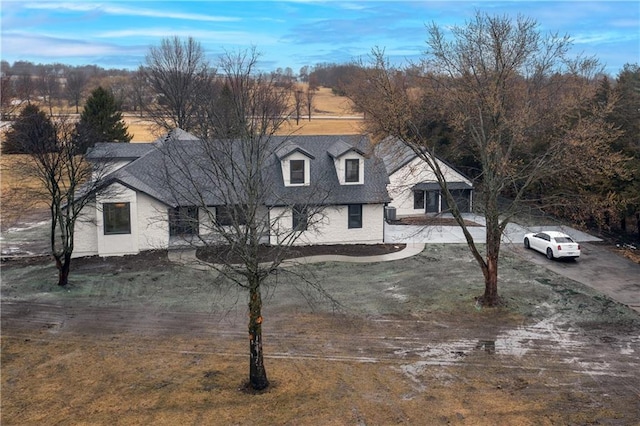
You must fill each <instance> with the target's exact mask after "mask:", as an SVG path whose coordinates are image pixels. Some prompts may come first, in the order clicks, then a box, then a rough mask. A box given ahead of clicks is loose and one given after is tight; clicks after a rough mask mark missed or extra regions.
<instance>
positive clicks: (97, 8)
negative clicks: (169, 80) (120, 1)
mask: <svg viewBox="0 0 640 426" xmlns="http://www.w3.org/2000/svg"><path fill="white" fill-rule="evenodd" d="M25 8H27V9H53V10H56V11H60V10H67V11H72V12H102V13H106V14H109V15H126V16H144V17H150V18H166V19H182V20H190V21H203V22H233V21H239V20H240V18H235V17H229V16H212V15H203V14H199V13H181V12H173V11H164V10H154V9H141V8H135V7H125V6H120V5H113V4H104V3H89V2H80V3H66V2H63V3H50V2H41V3H28V4H26V5H25Z"/></svg>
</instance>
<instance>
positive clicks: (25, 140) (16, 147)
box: [2, 105, 57, 154]
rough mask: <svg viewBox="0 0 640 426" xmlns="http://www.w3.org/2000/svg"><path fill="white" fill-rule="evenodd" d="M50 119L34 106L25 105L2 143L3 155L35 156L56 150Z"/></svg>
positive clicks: (53, 129) (54, 132)
mask: <svg viewBox="0 0 640 426" xmlns="http://www.w3.org/2000/svg"><path fill="white" fill-rule="evenodd" d="M56 146H57V145H56V131H55V128H54V126H53V123H52V122H51V119H50V118H49V116H47V114H46V113H45V112H44V111H41V110H40V109H39V108H38V107H37V106H35V105H27V106H26V107H25V108H24V109H23V110H22V112H20V115H19V116H18V118H17V119H16V120H15V121H14V122H13V125H12V126H11V129H10V130H9V131H8V132H7V134H6V138H5V140H4V141H3V143H2V153H3V154H35V153H43V152H52V151H55V150H56Z"/></svg>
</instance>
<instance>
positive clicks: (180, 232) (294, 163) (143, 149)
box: [73, 129, 391, 257]
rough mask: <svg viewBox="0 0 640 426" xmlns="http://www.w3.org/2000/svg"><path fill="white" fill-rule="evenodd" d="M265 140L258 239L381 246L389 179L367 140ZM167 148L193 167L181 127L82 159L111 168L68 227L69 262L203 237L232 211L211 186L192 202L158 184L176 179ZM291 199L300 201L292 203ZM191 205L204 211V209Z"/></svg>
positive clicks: (102, 147)
mask: <svg viewBox="0 0 640 426" xmlns="http://www.w3.org/2000/svg"><path fill="white" fill-rule="evenodd" d="M269 143H272V144H274V145H273V148H274V149H273V155H272V156H271V157H270V162H269V163H268V164H267V166H265V168H266V170H264V179H265V180H266V184H265V185H264V188H265V191H267V193H266V194H265V198H264V199H265V209H266V212H267V213H268V214H267V215H265V217H268V218H269V220H268V222H269V224H270V225H269V226H270V229H269V231H268V235H265V243H272V244H273V243H277V242H278V239H279V238H281V236H282V235H284V234H285V232H281V231H283V230H286V231H288V233H289V234H291V232H292V231H295V232H297V233H298V234H297V239H296V242H295V244H301V245H309V244H356V243H361V244H377V243H382V242H383V239H384V207H385V205H386V204H387V203H389V202H390V201H391V200H390V198H389V194H388V192H387V183H388V178H387V174H386V169H385V167H384V163H383V162H382V161H380V160H379V159H378V158H376V157H375V156H367V155H365V153H366V152H367V149H368V147H369V140H368V138H367V137H364V136H354V135H348V136H295V137H276V138H273V139H272V140H271V141H270V142H269ZM172 144H173V145H172ZM171 147H179V149H180V151H181V152H186V153H188V155H189V156H190V157H189V158H193V159H194V161H198V159H199V158H200V157H201V155H200V154H201V151H199V150H201V149H202V145H201V144H200V141H199V140H198V139H197V138H195V137H194V136H193V135H191V134H189V133H187V132H184V131H182V130H180V129H176V130H174V131H172V132H170V133H169V134H168V135H167V136H166V137H163V138H160V139H158V140H157V141H155V142H152V143H144V144H122V143H99V144H96V146H95V147H94V148H93V149H92V150H91V151H90V152H89V153H88V154H87V155H88V157H89V159H90V160H91V161H94V162H105V161H108V162H109V163H108V167H109V168H110V169H109V170H111V172H110V174H109V175H108V176H107V178H106V179H105V180H104V182H105V183H104V185H103V187H102V188H103V189H102V191H101V192H99V193H97V195H96V200H95V203H94V204H93V205H91V206H88V207H87V208H86V209H85V211H84V212H83V216H82V218H81V220H79V221H78V222H77V226H76V231H75V239H74V244H75V250H74V253H73V254H74V257H80V256H90V255H99V256H112V255H125V254H136V253H139V252H140V251H143V250H150V249H159V248H168V247H170V246H171V245H172V244H173V243H174V242H178V241H182V242H183V241H184V240H185V239H188V238H189V237H190V236H197V237H203V235H205V234H206V233H207V232H210V231H211V227H209V226H207V225H208V223H207V221H210V220H211V218H213V220H215V221H216V222H217V224H218V225H220V226H225V225H226V224H225V220H227V219H226V218H228V216H229V214H230V211H232V210H233V209H230V206H228V205H225V204H223V203H222V201H221V199H222V198H220V197H219V195H220V194H216V190H215V189H214V188H212V189H211V190H210V191H202V192H201V194H204V193H206V194H207V195H206V197H207V199H206V200H202V201H203V202H204V204H201V203H199V204H195V203H193V202H192V201H190V200H188V198H187V197H186V194H185V197H181V196H180V194H176V191H175V188H176V185H173V186H172V187H169V186H168V185H166V183H165V182H166V181H162V180H160V179H158V177H159V176H161V175H164V176H172V177H173V178H174V179H180V178H179V177H176V176H178V175H180V174H179V173H177V172H176V170H172V169H171V167H172V165H171V162H167V161H166V160H167V157H166V152H167V149H171ZM161 148H162V149H161ZM209 178H210V177H209ZM197 179H198V178H196V180H194V181H179V182H177V183H178V184H179V185H177V186H180V185H182V187H183V188H185V193H187V192H189V185H200V184H202V185H208V183H205V182H199V181H197ZM213 186H215V185H212V187H213ZM296 199H297V200H303V201H301V202H300V204H296V203H293V202H292V201H291V200H296ZM239 203H241V200H239ZM194 205H195V206H198V205H199V206H202V205H206V210H203V207H200V208H198V207H194ZM305 205H313V206H321V207H322V209H321V213H320V210H314V212H315V213H313V214H314V217H308V212H307V211H306V208H300V207H299V206H305ZM185 217H187V218H188V219H189V221H185V220H184V218H185ZM314 219H315V220H314ZM311 223H313V226H307V224H311ZM206 236H207V237H211V238H215V236H209V235H206Z"/></svg>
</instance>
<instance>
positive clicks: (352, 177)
mask: <svg viewBox="0 0 640 426" xmlns="http://www.w3.org/2000/svg"><path fill="white" fill-rule="evenodd" d="M344 170H345V175H344V180H345V182H360V160H358V159H348V160H345V168H344Z"/></svg>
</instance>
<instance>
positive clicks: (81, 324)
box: [1, 301, 640, 396]
mask: <svg viewBox="0 0 640 426" xmlns="http://www.w3.org/2000/svg"><path fill="white" fill-rule="evenodd" d="M1 307H2V334H3V338H27V336H31V337H30V338H33V337H32V336H33V332H34V331H36V332H39V338H40V339H42V340H53V339H55V340H65V341H70V342H81V341H83V340H86V339H87V338H89V339H92V340H95V339H98V340H104V341H108V340H111V339H114V338H115V337H114V336H122V335H125V336H126V335H129V336H134V337H135V336H140V337H141V338H143V339H149V341H153V339H156V338H162V337H169V336H178V337H180V338H181V339H182V341H184V342H185V343H182V344H179V345H178V346H176V347H175V349H173V350H172V352H177V353H184V354H194V355H195V354H218V355H223V356H230V357H246V353H244V352H238V353H235V352H229V351H228V348H229V345H228V344H224V343H225V342H227V343H231V342H241V341H243V340H244V339H245V338H246V332H245V324H244V323H243V321H244V319H245V316H244V312H243V311H242V310H239V311H237V312H232V313H229V312H227V313H224V314H221V313H188V312H162V311H155V310H147V309H122V308H111V307H108V308H105V307H91V306H83V307H68V306H61V305H56V304H46V303H31V302H20V301H3V302H2V306H1ZM559 321H560V319H559V317H558V316H552V317H551V318H548V319H545V320H543V321H540V322H538V323H536V324H533V325H528V326H519V327H516V328H508V329H505V330H496V332H495V334H494V335H493V336H488V335H484V336H478V335H474V331H473V330H463V329H457V330H447V332H446V337H447V339H446V340H443V339H442V335H443V330H442V328H440V327H438V326H437V325H434V324H433V323H431V322H420V321H416V320H414V319H393V320H389V319H369V320H368V322H367V327H368V328H369V331H368V332H363V331H362V330H361V329H360V325H359V324H352V325H351V326H347V327H346V330H336V329H335V328H332V327H331V326H330V325H329V326H327V328H326V329H317V330H312V331H311V332H309V331H306V329H303V328H296V327H297V325H295V324H292V325H290V326H286V325H283V324H281V323H278V322H277V321H274V325H273V326H272V327H269V328H270V329H269V331H267V332H265V334H264V341H265V345H266V347H267V350H266V354H265V356H266V357H267V358H272V359H295V360H321V361H328V362H358V363H376V364H385V365H394V366H396V368H399V369H400V370H401V371H403V372H404V373H405V374H406V375H407V376H409V377H410V378H411V379H412V380H414V381H416V380H418V378H419V377H420V375H421V372H423V371H424V370H425V369H427V368H429V367H431V366H465V367H469V368H473V367H477V368H484V367H486V365H487V364H489V365H491V367H492V368H497V369H506V370H512V369H519V370H522V371H523V372H528V373H527V374H530V375H534V376H535V375H539V374H541V373H542V372H545V373H546V372H549V371H555V372H558V373H562V372H565V373H575V374H580V375H584V376H587V377H588V378H589V379H590V380H592V381H593V386H595V387H604V388H607V389H608V388H609V387H610V386H611V383H610V382H611V381H612V380H613V381H615V382H616V383H617V386H618V387H619V388H620V389H622V390H624V391H626V392H631V393H633V394H635V395H639V396H640V385H639V382H638V377H637V372H638V371H640V359H639V356H640V336H637V335H636V336H633V335H630V336H624V337H620V336H618V337H616V338H609V339H594V338H590V337H589V336H586V335H585V334H584V333H583V332H582V331H581V330H574V329H570V328H563V327H562V325H561V324H560V325H558V322H559ZM278 324H280V325H278ZM289 324H291V322H289ZM296 330H299V331H296ZM190 337H193V338H198V339H197V340H198V342H199V344H198V347H197V348H194V347H193V345H191V344H189V343H188V342H189V338H190ZM203 338H205V342H207V341H208V342H210V343H204V344H203V343H202V340H203ZM142 341H143V340H141V344H143V343H142ZM221 343H222V344H221ZM567 385H568V386H570V384H567Z"/></svg>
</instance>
